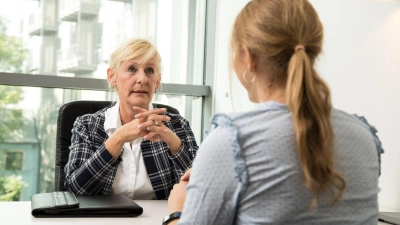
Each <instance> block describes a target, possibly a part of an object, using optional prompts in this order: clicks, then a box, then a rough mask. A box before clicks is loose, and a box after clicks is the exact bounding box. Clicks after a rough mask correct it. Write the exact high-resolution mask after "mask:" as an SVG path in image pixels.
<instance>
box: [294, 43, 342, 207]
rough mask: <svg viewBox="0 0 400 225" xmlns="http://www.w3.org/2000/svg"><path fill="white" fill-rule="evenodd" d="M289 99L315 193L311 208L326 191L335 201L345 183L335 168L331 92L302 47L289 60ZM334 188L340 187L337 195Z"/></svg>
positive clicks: (309, 183) (308, 179)
mask: <svg viewBox="0 0 400 225" xmlns="http://www.w3.org/2000/svg"><path fill="white" fill-rule="evenodd" d="M286 98H287V104H288V107H289V109H290V111H291V112H292V115H293V120H294V126H295V130H296V142H297V149H298V153H299V159H300V162H301V167H302V170H303V174H304V179H305V185H306V187H307V188H308V189H310V190H311V191H312V192H313V193H314V195H315V198H314V200H313V202H312V204H311V207H312V208H313V207H315V206H316V204H317V202H318V199H319V195H320V194H321V193H322V192H324V191H330V192H331V193H332V194H333V196H334V197H333V200H332V201H333V203H336V202H337V201H338V200H339V199H340V198H341V196H342V194H343V191H344V189H345V187H346V182H345V180H344V179H343V177H342V176H341V175H340V174H338V173H337V172H336V171H335V170H334V157H333V155H334V152H333V142H334V134H333V129H332V125H331V122H330V117H331V109H332V105H331V98H330V91H329V88H328V86H327V85H326V84H325V82H324V81H323V80H322V79H321V78H320V77H319V76H318V74H317V73H316V72H315V70H314V68H313V67H312V65H311V62H310V60H309V58H308V56H307V54H306V52H305V50H303V49H298V50H296V51H295V52H294V54H293V56H292V58H291V59H290V61H289V65H288V79H287V83H286ZM333 187H335V188H336V189H337V190H338V191H337V193H336V194H335V189H334V188H333Z"/></svg>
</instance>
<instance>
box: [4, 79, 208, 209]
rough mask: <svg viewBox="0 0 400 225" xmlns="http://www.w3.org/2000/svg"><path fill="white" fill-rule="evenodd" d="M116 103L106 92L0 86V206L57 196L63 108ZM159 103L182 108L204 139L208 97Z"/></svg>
mask: <svg viewBox="0 0 400 225" xmlns="http://www.w3.org/2000/svg"><path fill="white" fill-rule="evenodd" d="M115 99H116V95H115V94H114V93H111V92H104V91H86V90H82V91H81V90H69V89H68V90H67V89H53V88H37V87H14V86H4V85H0V118H1V123H0V159H3V160H0V201H6V200H7V201H10V200H22V201H29V200H30V198H31V196H32V195H33V194H35V193H41V192H51V191H54V181H55V153H56V133H57V117H58V110H59V108H60V107H61V106H62V105H63V104H65V103H67V102H70V101H75V100H98V101H100V100H107V101H114V100H115ZM153 100H154V102H155V103H161V104H166V105H170V106H172V107H174V108H176V109H178V110H179V112H180V114H181V115H182V116H184V117H185V118H187V119H188V121H189V123H190V125H191V127H192V129H193V132H194V134H195V136H196V139H197V140H200V135H201V111H202V108H201V107H202V98H196V97H191V96H187V97H185V96H174V95H163V94H156V95H155V96H154V99H153ZM4 159H5V160H4ZM11 184H12V185H11ZM10 185H11V187H12V188H11V190H9V189H7V190H6V189H5V187H10ZM11 191H13V193H12V194H11V195H10V192H11ZM7 194H8V195H7Z"/></svg>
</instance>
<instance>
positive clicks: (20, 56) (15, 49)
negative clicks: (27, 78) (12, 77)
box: [0, 16, 27, 73]
mask: <svg viewBox="0 0 400 225" xmlns="http://www.w3.org/2000/svg"><path fill="white" fill-rule="evenodd" d="M7 24H8V21H7V20H6V19H5V18H3V17H1V16H0V71H1V72H11V73H20V72H23V68H24V67H23V62H24V60H25V57H26V54H27V50H26V49H24V47H23V44H22V42H21V40H20V39H19V38H17V37H12V36H8V35H7Z"/></svg>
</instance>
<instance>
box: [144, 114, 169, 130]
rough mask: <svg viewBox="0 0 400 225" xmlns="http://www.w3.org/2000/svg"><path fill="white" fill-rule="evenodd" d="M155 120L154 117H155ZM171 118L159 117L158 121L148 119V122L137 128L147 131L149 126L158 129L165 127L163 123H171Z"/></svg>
mask: <svg viewBox="0 0 400 225" xmlns="http://www.w3.org/2000/svg"><path fill="white" fill-rule="evenodd" d="M153 118H154V117H153ZM170 120H171V118H170V117H168V116H164V115H162V116H161V115H157V118H156V119H148V120H147V121H146V122H144V123H141V124H139V125H138V126H137V128H138V129H142V130H143V129H146V128H147V127H149V126H157V127H163V123H162V122H167V121H170Z"/></svg>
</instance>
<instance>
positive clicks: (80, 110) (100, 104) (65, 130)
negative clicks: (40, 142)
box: [55, 101, 179, 191]
mask: <svg viewBox="0 0 400 225" xmlns="http://www.w3.org/2000/svg"><path fill="white" fill-rule="evenodd" d="M111 105H113V103H112V102H111V101H74V102H69V103H66V104H64V105H63V106H61V108H60V110H59V111H58V120H57V136H56V138H57V139H56V168H55V175H56V177H55V178H56V182H55V191H64V190H65V188H64V181H65V173H64V167H65V164H67V162H68V158H69V146H70V145H71V137H72V133H71V130H72V127H73V125H74V122H75V120H76V118H77V117H79V116H82V115H85V114H92V113H95V112H97V111H99V110H101V109H103V108H105V107H107V106H111ZM153 107H154V108H166V109H167V112H169V113H173V114H179V111H178V110H177V109H175V108H173V107H171V106H168V105H163V104H156V103H153Z"/></svg>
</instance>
